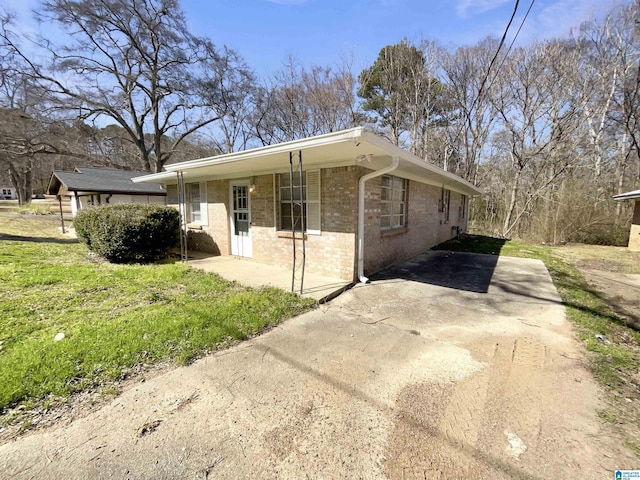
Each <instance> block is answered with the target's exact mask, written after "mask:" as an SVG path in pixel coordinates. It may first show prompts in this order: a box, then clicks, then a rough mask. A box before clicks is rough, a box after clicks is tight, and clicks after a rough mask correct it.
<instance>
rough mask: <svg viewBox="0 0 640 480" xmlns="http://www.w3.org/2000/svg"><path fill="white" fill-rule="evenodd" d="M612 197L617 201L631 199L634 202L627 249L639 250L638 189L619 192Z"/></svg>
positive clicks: (639, 213)
mask: <svg viewBox="0 0 640 480" xmlns="http://www.w3.org/2000/svg"><path fill="white" fill-rule="evenodd" d="M613 198H614V199H616V200H618V201H622V200H632V201H633V202H634V204H635V205H634V208H633V218H632V219H631V231H630V232H629V250H634V251H636V252H640V190H634V191H633V192H626V193H621V194H620V195H616V196H614V197H613Z"/></svg>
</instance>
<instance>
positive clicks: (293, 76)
mask: <svg viewBox="0 0 640 480" xmlns="http://www.w3.org/2000/svg"><path fill="white" fill-rule="evenodd" d="M353 90H354V79H353V76H352V75H351V72H350V71H349V70H348V68H337V69H332V68H330V67H318V66H314V67H310V68H308V69H307V68H304V67H302V66H300V65H299V64H298V63H297V61H296V60H295V59H293V58H289V59H288V63H287V65H286V66H285V68H284V69H283V70H281V71H279V72H276V74H275V75H274V77H273V80H272V82H271V85H268V86H265V87H262V88H260V89H259V91H258V97H257V102H256V106H257V108H256V111H255V112H254V118H253V122H254V125H255V128H256V136H257V138H258V140H259V141H260V142H261V143H262V144H263V145H269V144H272V143H277V142H283V141H288V140H294V139H297V138H304V137H309V136H313V135H320V134H323V133H329V132H334V131H338V130H342V129H345V128H349V127H352V126H354V125H356V124H358V119H359V118H360V117H359V116H358V112H357V110H356V108H355V95H354V93H353Z"/></svg>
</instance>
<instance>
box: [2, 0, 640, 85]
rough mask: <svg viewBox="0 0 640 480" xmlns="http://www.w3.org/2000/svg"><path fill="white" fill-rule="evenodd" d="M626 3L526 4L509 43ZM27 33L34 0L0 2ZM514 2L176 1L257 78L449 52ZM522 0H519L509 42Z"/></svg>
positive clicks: (548, 0) (490, 28)
mask: <svg viewBox="0 0 640 480" xmlns="http://www.w3.org/2000/svg"><path fill="white" fill-rule="evenodd" d="M628 1H629V0H534V4H533V7H532V10H531V13H530V14H529V16H528V18H527V20H526V22H525V23H524V26H523V27H522V31H521V32H520V35H519V36H518V40H517V44H520V45H523V44H527V43H529V42H532V41H534V40H541V39H545V38H552V37H564V36H567V35H569V33H570V31H571V29H572V28H573V29H576V28H578V27H579V25H580V24H581V23H582V22H584V21H586V20H589V19H591V18H593V17H598V16H600V17H601V16H603V15H604V14H605V13H606V12H608V11H609V10H610V9H611V8H612V7H613V6H615V5H619V4H622V3H628ZM3 3H4V5H6V6H9V8H11V9H13V10H15V11H16V13H17V15H18V25H19V26H20V27H21V28H22V29H23V30H25V31H31V32H32V33H35V32H37V31H38V30H40V31H42V29H48V31H49V32H50V31H51V26H50V25H44V26H38V25H37V24H35V22H33V21H32V20H30V16H31V15H30V11H31V10H32V9H33V8H36V7H37V5H38V2H37V0H20V1H18V2H14V1H11V0H0V4H3ZM515 3H516V0H233V1H232V0H181V4H182V6H183V8H184V10H185V13H186V17H187V23H188V25H189V27H190V29H191V30H192V32H193V33H195V34H197V35H201V36H207V37H209V38H211V39H212V40H213V41H214V42H215V43H216V44H217V45H219V46H221V45H227V46H228V47H231V48H233V49H235V50H237V51H238V52H239V53H240V54H241V55H242V56H243V57H244V58H245V60H246V61H247V63H248V64H249V66H250V67H251V68H252V69H253V70H254V71H255V72H256V73H257V74H258V76H261V77H264V76H268V75H269V74H271V73H273V72H275V71H277V70H278V69H280V68H282V67H283V65H284V63H285V61H286V59H287V57H289V56H293V57H295V58H296V59H297V60H298V61H299V62H301V63H302V64H303V65H306V66H311V65H319V66H335V65H338V64H340V63H341V62H342V60H343V59H353V70H354V73H355V74H357V73H359V71H360V70H362V69H363V68H366V67H368V66H370V65H371V64H372V63H373V61H375V59H376V57H377V55H378V52H379V51H380V49H381V48H383V47H384V46H386V45H390V44H393V43H397V42H399V41H400V40H402V39H403V38H407V39H409V40H410V41H413V42H415V43H418V42H419V41H420V40H421V39H427V40H435V41H437V42H438V43H440V44H442V45H444V46H448V47H451V48H455V47H456V46H462V45H469V44H475V43H477V42H478V41H480V40H482V39H484V38H485V37H487V36H489V35H491V36H494V37H498V38H499V37H501V36H502V34H503V32H504V29H505V27H506V25H507V23H508V21H509V18H510V16H511V14H512V12H513V8H514V5H515ZM530 4H531V2H530V0H520V4H519V8H518V14H517V16H516V18H515V19H514V22H513V25H512V27H511V30H510V31H511V35H510V36H509V37H507V42H510V41H511V39H512V38H513V35H514V34H515V32H516V30H517V29H518V27H519V26H520V23H521V22H522V19H523V17H524V15H525V12H526V11H527V9H528V8H529V6H530Z"/></svg>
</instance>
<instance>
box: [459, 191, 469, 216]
mask: <svg viewBox="0 0 640 480" xmlns="http://www.w3.org/2000/svg"><path fill="white" fill-rule="evenodd" d="M466 214H467V196H466V195H460V206H459V207H458V219H459V220H461V219H463V218H464V217H465V215H466Z"/></svg>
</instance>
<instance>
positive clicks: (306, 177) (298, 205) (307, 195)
mask: <svg viewBox="0 0 640 480" xmlns="http://www.w3.org/2000/svg"><path fill="white" fill-rule="evenodd" d="M278 185H279V187H280V188H279V197H280V230H294V227H295V230H296V231H300V230H301V229H302V222H303V221H304V227H305V231H306V232H307V233H320V170H308V171H306V172H302V188H300V174H294V175H293V210H292V205H291V203H292V202H291V194H292V188H291V175H290V174H289V173H281V174H280V175H279V176H278ZM301 195H302V198H300V197H301Z"/></svg>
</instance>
